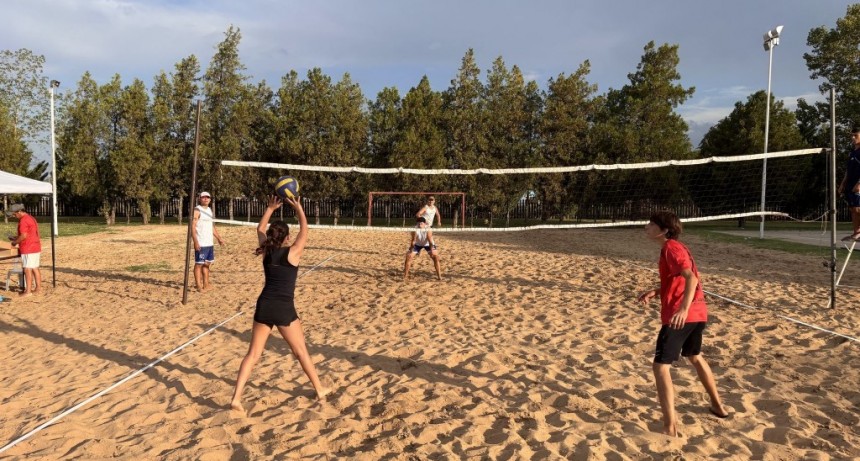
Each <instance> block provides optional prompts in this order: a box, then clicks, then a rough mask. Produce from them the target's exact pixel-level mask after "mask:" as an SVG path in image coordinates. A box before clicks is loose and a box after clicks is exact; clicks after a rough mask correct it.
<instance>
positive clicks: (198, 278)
mask: <svg viewBox="0 0 860 461" xmlns="http://www.w3.org/2000/svg"><path fill="white" fill-rule="evenodd" d="M194 285H195V286H196V287H197V291H206V290H208V289H210V288H212V285H211V284H210V283H209V263H206V264H195V265H194Z"/></svg>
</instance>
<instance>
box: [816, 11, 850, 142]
mask: <svg viewBox="0 0 860 461" xmlns="http://www.w3.org/2000/svg"><path fill="white" fill-rule="evenodd" d="M806 44H807V45H808V46H809V47H810V48H812V51H811V52H809V53H804V54H803V58H804V59H805V60H806V67H807V68H808V69H809V71H810V78H812V79H819V78H820V79H824V81H823V82H822V83H821V85H819V86H818V89H819V90H820V91H821V93H822V94H825V95H828V94H829V93H830V89H831V88H834V89H835V92H836V107H838V108H839V110H838V111H837V112H836V115H837V119H838V120H837V124H838V133H837V140H838V142H839V143H840V145H841V146H842V150H850V149H851V148H852V145H851V142H850V139H849V137H848V136H847V133H848V132H849V130H850V129H851V127H852V126H853V125H855V124H858V123H860V4H853V5H849V6H848V8H847V10H846V12H845V17H842V18H839V19H837V20H836V27H835V28H833V29H828V28H827V27H825V26H821V27H817V28H815V29H812V30H811V31H809V35H808V36H807V39H806ZM828 99H829V97H828Z"/></svg>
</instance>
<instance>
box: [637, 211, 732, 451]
mask: <svg viewBox="0 0 860 461" xmlns="http://www.w3.org/2000/svg"><path fill="white" fill-rule="evenodd" d="M645 235H646V236H647V237H648V238H649V239H651V240H653V241H655V242H657V243H659V244H660V245H661V246H662V249H661V250H660V263H659V267H660V288H658V289H653V290H648V291H645V292H643V293H642V294H640V295H639V301H640V302H642V303H645V304H647V303H648V302H649V301H651V299H652V298H654V297H655V296H660V305H661V307H660V320H661V322H662V324H663V326H662V328H660V333H659V334H658V335H657V350H656V352H655V354H654V365H653V369H654V379H655V380H656V382H657V396H658V398H659V399H660V407H661V409H662V410H663V431H664V432H665V433H666V434H668V435H671V436H676V435H678V428H677V416H676V415H675V390H674V388H673V387H672V375H671V374H670V371H671V369H672V362H674V361H676V360H678V359H679V358H680V357H679V355H682V356H684V357H687V360H689V361H690V364H692V365H693V367H695V369H696V374H698V376H699V380H700V381H701V382H702V385H704V386H705V391H707V393H708V396H710V398H711V406H710V407H709V410H710V412H711V413H712V414H714V415H715V416H717V417H718V418H725V417H727V416H728V415H729V414H728V412H727V411H726V409H725V408H724V407H723V404H722V402H721V401H720V396H719V394H718V393H717V385H716V383H715V382H714V374H713V373H712V372H711V367H709V366H708V363H707V362H706V361H705V359H704V358H703V357H702V332H703V331H704V330H705V325H706V324H707V322H708V306H707V304H705V294H704V292H703V291H702V283H701V281H700V279H699V271H698V270H697V269H696V263H695V262H694V261H693V256H692V255H691V254H690V250H688V249H687V247H686V246H684V244H683V243H681V242H679V241H678V236H680V235H681V221H680V220H679V219H678V217H677V216H675V214H674V213H672V212H670V211H661V212H658V213H655V214H654V215H653V216H651V220H650V221H649V222H648V224H647V225H646V226H645Z"/></svg>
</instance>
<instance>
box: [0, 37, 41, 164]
mask: <svg viewBox="0 0 860 461" xmlns="http://www.w3.org/2000/svg"><path fill="white" fill-rule="evenodd" d="M44 64H45V57H44V56H42V55H36V54H33V52H32V51H30V50H28V49H26V48H21V49H20V50H15V51H12V50H2V51H0V88H2V89H3V91H0V106H3V107H5V108H6V110H7V112H8V116H9V117H10V118H11V120H12V127H13V130H12V135H13V137H15V138H19V139H22V140H24V142H27V143H29V142H35V141H38V140H39V139H40V138H41V139H42V140H45V138H44V133H46V132H47V131H48V119H49V117H50V114H49V108H48V106H49V99H48V97H47V94H48V80H47V78H45V76H44V75H42V66H43V65H44ZM26 166H27V167H29V165H26Z"/></svg>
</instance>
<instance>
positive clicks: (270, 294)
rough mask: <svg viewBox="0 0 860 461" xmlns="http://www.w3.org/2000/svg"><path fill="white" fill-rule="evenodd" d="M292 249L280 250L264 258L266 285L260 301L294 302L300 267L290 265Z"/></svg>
mask: <svg viewBox="0 0 860 461" xmlns="http://www.w3.org/2000/svg"><path fill="white" fill-rule="evenodd" d="M289 256H290V247H286V248H278V249H276V250H274V251H272V252H270V253H268V254H266V256H265V257H264V258H263V272H264V273H265V275H266V284H265V285H264V286H263V292H262V293H260V298H259V299H266V300H278V301H292V300H293V294H294V292H295V291H296V278H297V275H298V273H299V267H298V266H293V265H292V264H290V262H289V260H288V257H289Z"/></svg>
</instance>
